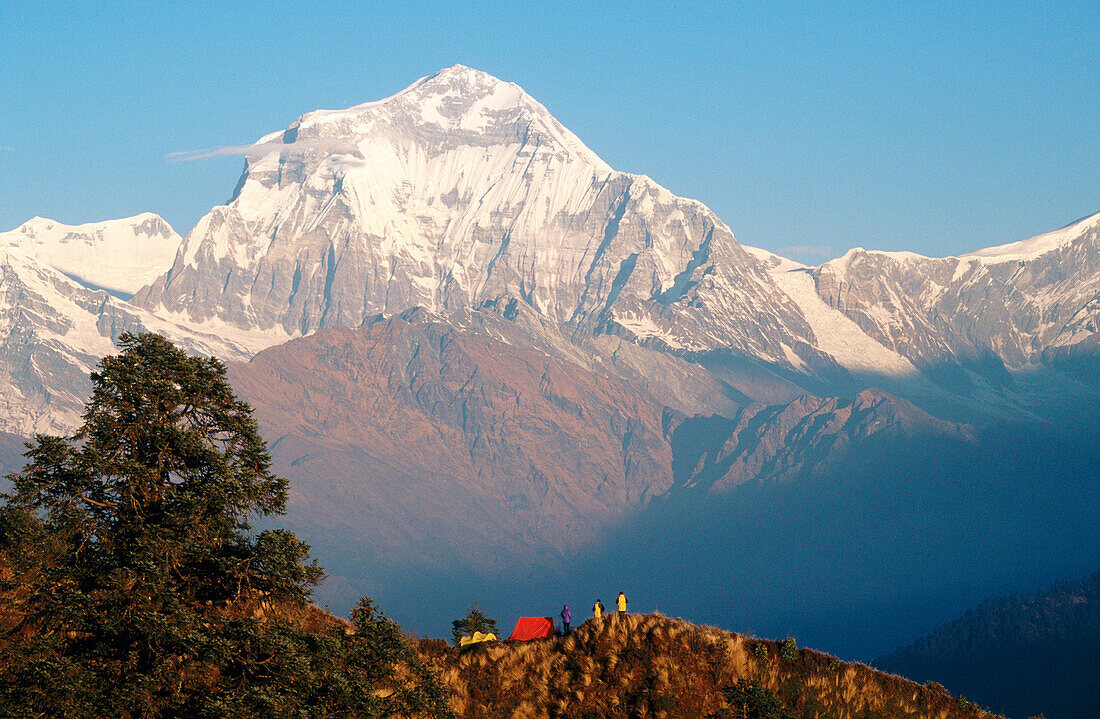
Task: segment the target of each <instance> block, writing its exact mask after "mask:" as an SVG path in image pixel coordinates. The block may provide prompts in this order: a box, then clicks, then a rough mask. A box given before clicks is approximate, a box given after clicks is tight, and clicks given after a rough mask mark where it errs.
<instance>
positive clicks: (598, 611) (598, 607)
mask: <svg viewBox="0 0 1100 719" xmlns="http://www.w3.org/2000/svg"><path fill="white" fill-rule="evenodd" d="M592 616H594V617H595V618H596V619H599V618H600V617H602V616H603V602H601V601H600V600H599V599H597V600H596V603H595V604H593V605H592Z"/></svg>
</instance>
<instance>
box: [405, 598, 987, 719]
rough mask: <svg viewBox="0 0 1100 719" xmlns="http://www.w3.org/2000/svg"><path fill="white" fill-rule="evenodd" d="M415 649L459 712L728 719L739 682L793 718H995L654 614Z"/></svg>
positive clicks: (933, 693)
mask: <svg viewBox="0 0 1100 719" xmlns="http://www.w3.org/2000/svg"><path fill="white" fill-rule="evenodd" d="M420 648H421V653H422V654H423V655H425V656H426V657H427V658H428V659H429V660H430V661H431V662H432V663H433V664H434V665H435V667H436V669H437V670H438V672H439V675H440V678H441V680H442V682H443V684H444V685H445V686H446V687H447V688H448V690H449V691H450V692H451V704H452V707H453V708H454V709H455V711H456V712H457V713H458V714H459V715H460V716H462V717H466V718H468V719H489V718H490V717H520V718H523V717H530V718H532V719H533V718H535V717H562V718H564V719H574V718H575V719H590V718H593V717H606V718H612V717H642V718H644V717H677V718H685V719H690V718H692V717H699V718H700V719H702V718H704V717H725V716H737V715H736V714H733V713H732V710H733V707H732V706H731V705H730V703H729V701H728V697H727V695H726V693H725V690H726V689H728V688H730V687H733V686H736V684H737V682H738V680H749V681H752V682H753V687H755V688H759V689H761V690H763V691H765V692H766V693H769V694H771V693H774V696H775V698H776V699H778V701H779V703H780V704H781V705H782V707H783V708H784V709H785V710H786V711H787V712H788V713H789V714H790V715H791V716H794V717H807V718H809V717H819V718H821V719H825V718H830V719H833V718H835V719H877V718H880V717H881V718H883V719H885V718H887V717H898V718H902V717H905V718H914V719H915V718H916V717H921V718H925V717H927V718H931V719H949V718H952V717H975V718H984V717H992V716H994V715H992V714H990V713H988V712H986V711H984V710H982V709H980V708H979V707H977V706H976V705H974V704H972V703H970V702H968V701H966V700H965V699H963V698H955V697H951V696H950V695H949V694H948V693H947V692H946V691H945V690H944V689H943V688H942V687H940V686H938V685H933V684H929V685H920V684H916V683H914V682H911V681H909V680H907V679H903V678H901V677H898V676H894V675H891V674H886V673H884V672H881V671H878V670H875V669H872V668H871V667H868V666H866V665H863V664H850V663H846V662H841V661H839V660H837V659H836V658H835V657H831V656H829V655H826V654H821V653H819V652H814V651H810V650H807V649H797V648H795V647H793V645H788V646H783V644H782V643H776V642H773V641H770V640H766V639H754V638H749V637H744V636H741V635H738V634H734V633H731V632H726V631H722V630H719V629H714V628H711V627H701V626H696V625H693V624H689V623H687V622H684V621H682V620H678V619H671V618H668V617H664V616H661V615H638V614H632V615H627V616H625V617H619V616H615V615H612V616H607V617H604V618H603V619H600V620H594V619H590V620H588V621H587V622H585V623H584V624H583V625H581V626H580V627H579V628H578V629H577V630H576V631H575V632H574V633H573V634H572V635H571V636H569V637H555V638H552V639H546V640H541V641H534V642H528V643H523V644H506V643H497V644H490V645H480V646H477V647H475V648H472V649H468V650H464V651H461V652H460V651H457V650H454V649H450V648H448V647H446V645H444V644H443V643H442V642H438V641H430V640H429V641H422V642H421V643H420ZM748 716H750V717H751V716H753V714H752V713H751V711H750V713H749V714H748Z"/></svg>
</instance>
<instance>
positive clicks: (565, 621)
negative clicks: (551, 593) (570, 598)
mask: <svg viewBox="0 0 1100 719" xmlns="http://www.w3.org/2000/svg"><path fill="white" fill-rule="evenodd" d="M571 621H573V612H571V611H569V605H568V604H566V605H565V606H564V607H562V610H561V624H562V627H564V630H563V633H564V634H565V636H567V637H568V636H569V622H571Z"/></svg>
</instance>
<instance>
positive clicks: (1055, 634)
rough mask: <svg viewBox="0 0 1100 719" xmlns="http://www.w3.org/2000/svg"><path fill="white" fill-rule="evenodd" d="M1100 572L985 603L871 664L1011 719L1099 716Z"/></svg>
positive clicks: (1075, 718)
mask: <svg viewBox="0 0 1100 719" xmlns="http://www.w3.org/2000/svg"><path fill="white" fill-rule="evenodd" d="M1097 642H1100V572H1097V573H1096V574H1093V575H1092V576H1091V577H1089V578H1087V579H1082V580H1079V581H1073V582H1062V583H1059V584H1057V585H1055V586H1054V587H1052V588H1050V589H1048V590H1046V591H1044V592H1041V593H1036V594H1032V595H1027V596H1019V595H1013V596H1008V597H1002V598H1000V599H995V600H990V601H987V602H984V603H983V604H982V605H981V606H980V607H978V608H977V609H974V610H971V611H967V613H966V615H965V616H963V617H960V618H959V619H956V620H955V621H952V622H949V623H947V624H944V625H943V626H942V627H940V628H939V629H937V630H936V631H934V632H932V633H931V634H928V635H926V636H924V637H921V638H920V639H918V640H917V641H916V642H914V643H913V644H912V645H910V646H908V647H905V648H904V649H899V650H897V651H895V652H892V653H891V654H888V655H886V656H884V657H882V658H880V659H877V660H875V665H876V666H879V667H882V668H883V669H886V670H887V671H890V672H896V673H900V674H904V675H905V676H908V677H911V678H913V679H915V680H917V681H936V682H940V683H941V684H944V685H945V686H947V687H948V688H949V689H951V690H952V691H954V692H959V693H963V694H965V695H966V696H968V697H970V698H972V699H974V700H976V701H978V702H980V703H981V704H982V705H984V706H988V707H990V708H992V709H993V710H994V711H997V712H1000V713H1003V714H1006V715H1007V716H1009V717H1012V718H1013V719H1016V718H1019V719H1023V718H1024V717H1027V716H1033V715H1037V714H1039V713H1042V714H1043V715H1045V716H1046V717H1048V719H1086V717H1095V716H1098V715H1100V681H1097V679H1098V677H1100V655H1098V654H1097V653H1096V645H1097Z"/></svg>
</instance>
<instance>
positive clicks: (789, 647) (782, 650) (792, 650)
mask: <svg viewBox="0 0 1100 719" xmlns="http://www.w3.org/2000/svg"><path fill="white" fill-rule="evenodd" d="M779 656H781V657H783V659H785V660H786V661H788V662H794V661H798V645H797V644H795V641H794V637H787V638H786V639H784V640H783V641H782V642H780V643H779Z"/></svg>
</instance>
